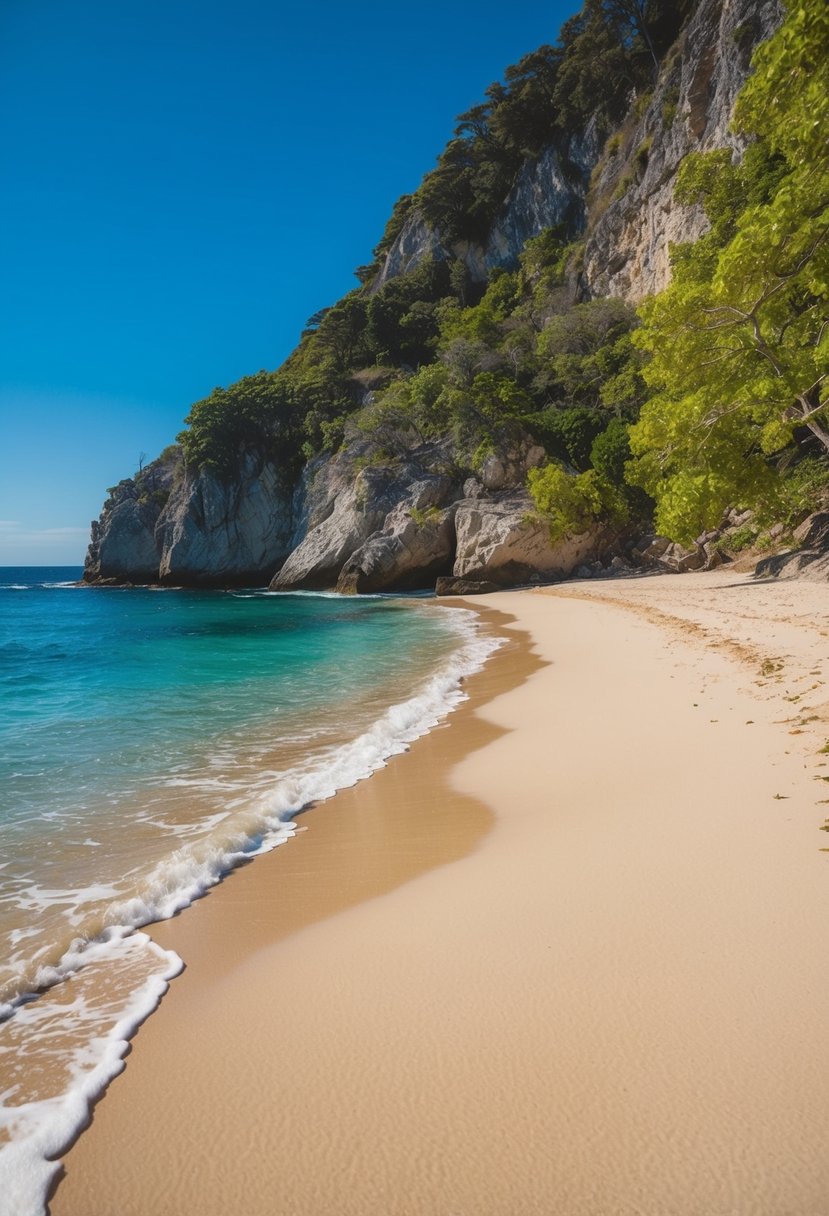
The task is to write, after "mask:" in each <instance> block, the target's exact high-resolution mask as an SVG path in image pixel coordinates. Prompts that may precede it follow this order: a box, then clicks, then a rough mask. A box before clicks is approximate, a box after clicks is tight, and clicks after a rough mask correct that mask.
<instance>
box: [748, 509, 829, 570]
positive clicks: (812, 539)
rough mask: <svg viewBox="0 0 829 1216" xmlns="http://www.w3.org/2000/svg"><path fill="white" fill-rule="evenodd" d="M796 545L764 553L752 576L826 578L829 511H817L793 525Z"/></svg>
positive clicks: (828, 558)
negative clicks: (797, 525)
mask: <svg viewBox="0 0 829 1216" xmlns="http://www.w3.org/2000/svg"><path fill="white" fill-rule="evenodd" d="M793 539H794V540H795V541H796V542H797V548H794V549H786V550H784V552H782V553H775V554H773V555H772V556H771V557H764V558H763V559H762V560H761V561H759V562H758V563H757V565H756V566H755V568H754V576H755V578H808V579H812V580H814V581H815V582H829V511H819V512H818V513H817V514H815V515H810V516H809V518H808V519H805V520H804V521H803V523H802V524H801V525H800V527H799V528H796V529H795V532H794V537H793Z"/></svg>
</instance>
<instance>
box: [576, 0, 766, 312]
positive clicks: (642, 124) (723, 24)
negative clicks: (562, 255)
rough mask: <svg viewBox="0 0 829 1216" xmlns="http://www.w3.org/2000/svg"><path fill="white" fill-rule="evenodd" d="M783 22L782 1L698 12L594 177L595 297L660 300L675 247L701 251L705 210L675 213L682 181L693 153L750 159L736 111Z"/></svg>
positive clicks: (717, 4)
mask: <svg viewBox="0 0 829 1216" xmlns="http://www.w3.org/2000/svg"><path fill="white" fill-rule="evenodd" d="M781 15H782V14H781V8H780V5H779V4H778V2H777V0H703V3H701V4H700V5H699V7H698V8H697V10H696V12H695V14H694V15H693V17H692V18H691V21H690V22H689V24H688V27H687V28H686V30H685V31H684V32H683V34H682V35H681V36H680V38H679V40H678V42H677V44H676V46H675V47H674V48H673V50H672V52H671V53H670V55H669V56H668V59H667V62H666V63H665V64H664V66H663V69H662V72H661V74H660V77H659V81H658V83H657V86H656V88H655V89H654V91H653V93H652V95H651V96H650V97H648V96H647V95H646V96H644V97H642V98H640V99H639V100H638V102H637V104H636V105H635V106H634V108H633V110H632V112H631V115H630V117H629V119H628V121H627V122H626V123H625V124H624V125H623V127H622V128H621V130H620V131H619V132H617V133H616V134H615V135H614V136H613V137H611V139H610V140H608V142H607V145H606V148H605V151H604V154H603V156H602V158H601V161H600V162H598V164H597V166H596V168H595V170H594V173H593V182H592V185H591V189H590V195H589V207H588V217H587V239H586V243H585V253H584V287H585V290H586V291H588V292H589V294H591V295H594V296H608V295H612V296H622V297H623V298H624V299H626V300H629V301H630V302H632V303H638V302H639V301H640V300H641V299H643V298H644V297H645V296H648V295H652V294H654V293H655V292H657V291H661V290H662V288H663V287H665V285H666V284H667V282H668V278H669V275H670V264H669V256H668V255H669V249H670V246H671V244H674V243H675V244H681V243H683V242H686V241H694V240H696V238H697V237H698V236H700V235H701V233H702V232H703V231H704V230H705V227H706V220H705V216H704V215H703V213H702V211H701V210H700V209H699V208H692V207H681V206H679V205H676V204H675V203H674V198H673V193H674V185H675V182H676V175H677V171H678V169H679V166H680V164H681V162H682V160H683V159H684V157H685V156H687V155H688V153H689V152H706V151H709V150H711V149H713V148H731V149H733V151H734V154H735V156H738V155H740V154H741V153H742V152H743V151H744V149H745V141H744V140H743V139H742V138H741V137H740V136H739V135H738V134H736V133H735V132H733V131H732V130H731V127H730V123H731V115H732V112H733V109H734V102H735V99H736V97H737V94H738V92H739V91H740V89H741V87H742V85H743V84H744V82H745V79H746V77H747V75H748V72H749V67H750V61H751V53H752V51H753V49H754V47H755V46H756V45H757V43H758V42H761V41H762V40H763V39H765V38H767V37H768V36H769V34H771V33H772V31H773V30H774V29H775V28H776V26H777V24H778V23H779V21H780V18H781ZM640 113H641V116H640V117H638V118H637V115H638V114H640Z"/></svg>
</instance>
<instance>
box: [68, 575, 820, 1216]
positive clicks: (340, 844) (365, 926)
mask: <svg viewBox="0 0 829 1216" xmlns="http://www.w3.org/2000/svg"><path fill="white" fill-rule="evenodd" d="M607 601H610V602H607ZM486 603H487V604H488V605H491V606H492V607H494V608H497V609H500V610H502V611H504V612H507V613H509V614H510V615H511V616H513V617H514V618H515V624H514V626H512V627H511V628H512V634H511V636H512V637H513V638H514V639H516V640H515V641H513V643H511V645H510V647H509V650H508V651H507V652H502V653H501V654H500V655H499V656H496V658H495V659H494V660H493V661H492V663H491V664H490V665H489V667H488V669H487V670H486V671H485V672H484V673H482V675H481V676H479V677H476V678H475V679H474V680H473V681H470V685H469V690H470V693H471V700H470V701H469V702H467V703H466V705H465V706H463V707H462V708H461V709H460V710H459V711H458V712H457V713H455V714H454V715H453V716H452V718H451V719H450V722H449V725H447V726H445V727H442V728H438V729H437V730H435V731H433V732H432V734H431V735H429V736H428V737H426V738H425V739H422V740H420V741H418V743H416V744H415V745H414V746H413V747H412V749H411V751H410V752H409V753H408V754H407V755H405V756H401V757H398V758H396V759H394V760H393V761H392V762H391V763H390V764H389V766H388V768H387V769H385V770H383V772H381V773H379V774H377V775H375V776H374V777H372V778H371V779H370V780H369V781H367V782H364V783H362V784H361V785H360V786H358V787H356V788H355V789H354V790H351V791H344V792H343V793H341V794H338V795H337V796H336V798H334V799H332V800H331V801H330V802H329V803H327V804H325V805H323V806H321V807H320V808H318V809H316V810H314V811H311V812H309V813H308V814H307V815H305V816H303V817H302V820H301V822H302V824H303V826H304V827H305V828H306V830H305V831H302V832H300V833H299V835H298V836H297V837H296V838H295V839H294V840H292V841H290V842H289V843H288V844H287V845H285V846H284V847H282V848H280V849H278V850H277V851H276V852H275V853H273V854H270V855H269V856H267V857H263V858H260V859H258V860H256V861H255V862H254V863H253V864H251V865H249V866H247V867H245V868H243V869H242V870H240V871H238V872H236V873H235V874H234V875H232V876H231V877H230V879H229V880H227V881H225V882H224V883H223V884H222V885H221V886H220V887H219V888H218V889H217V890H215V891H214V892H213V893H211V894H210V896H209V897H208V898H206V899H204V900H202V901H200V902H199V903H198V904H197V905H196V906H194V907H193V908H192V909H189V910H188V911H187V912H186V913H184V914H183V915H182V916H181V917H179V918H177V919H176V920H174V921H171V922H167V923H165V924H163V925H158V926H156V927H155V929H154V930H153V936H155V937H156V938H157V939H158V940H159V941H161V942H162V943H163V944H164V945H165V946H171V947H172V948H174V949H176V950H177V951H178V952H179V953H180V954H181V955H182V956H183V957H184V959H185V961H186V963H187V971H186V972H185V973H184V975H183V976H182V977H181V978H180V979H178V980H175V981H174V982H173V985H172V987H171V989H170V992H169V994H168V995H167V997H166V998H165V1000H164V1002H163V1003H162V1006H161V1008H160V1010H159V1011H158V1012H157V1013H156V1014H155V1015H153V1017H151V1018H150V1019H149V1021H148V1022H147V1023H146V1024H145V1025H144V1026H143V1027H142V1029H141V1030H140V1032H139V1034H138V1036H137V1038H136V1040H135V1042H134V1048H133V1051H132V1053H131V1055H130V1057H129V1060H128V1064H127V1068H126V1071H125V1072H124V1074H123V1076H121V1077H120V1078H119V1079H118V1080H116V1081H115V1082H114V1083H113V1085H112V1086H111V1087H110V1090H109V1091H108V1093H107V1095H106V1096H105V1098H104V1100H103V1101H102V1102H101V1103H99V1105H98V1107H97V1109H96V1112H95V1117H94V1122H93V1124H92V1126H91V1128H90V1129H89V1130H88V1131H87V1132H86V1133H85V1134H84V1135H82V1136H81V1138H80V1140H79V1141H78V1143H77V1144H76V1146H75V1147H74V1148H73V1150H72V1151H71V1152H70V1153H69V1154H68V1156H67V1158H66V1162H65V1164H66V1176H65V1178H64V1180H63V1181H62V1182H61V1184H60V1185H59V1186H58V1189H57V1192H56V1194H55V1196H54V1199H53V1202H52V1208H51V1211H52V1213H53V1216H167V1214H168V1213H169V1214H170V1216H172V1214H173V1213H175V1214H176V1216H179V1214H181V1213H190V1212H198V1213H200V1214H203V1216H214V1214H215V1216H218V1214H219V1213H221V1214H222V1216H228V1214H236V1213H240V1214H241V1213H244V1214H245V1216H259V1214H260V1213H261V1214H262V1216H264V1214H265V1213H268V1216H274V1214H276V1216H450V1214H451V1216H530V1214H535V1213H537V1214H538V1216H542V1214H543V1216H634V1213H635V1214H637V1216H753V1214H756V1216H823V1214H824V1213H826V1212H827V1211H829V1154H827V1153H826V1151H825V1145H824V1139H825V1136H824V1126H825V1122H826V1118H827V1115H829V1069H827V1068H826V1067H825V1062H824V1060H823V1051H824V1039H825V1033H826V1026H827V1024H829V964H828V963H827V951H826V948H825V941H824V939H825V925H826V923H827V913H829V872H827V861H829V855H827V854H826V853H825V852H821V848H822V846H824V845H826V844H829V838H827V837H826V836H825V835H823V834H822V833H821V832H820V831H819V828H820V825H821V824H822V822H823V820H824V819H825V818H826V814H827V813H829V808H827V806H825V805H824V800H825V799H826V798H829V782H827V781H826V778H827V777H829V767H827V765H826V763H825V762H826V760H827V759H829V757H827V756H825V755H821V754H819V748H820V747H821V746H822V745H823V744H824V743H825V742H826V739H827V736H829V725H827V720H826V701H827V695H826V688H825V687H824V684H823V681H824V680H825V678H826V675H825V668H826V663H827V662H829V645H827V631H829V588H827V587H823V586H819V585H810V584H804V583H798V584H770V585H768V586H763V585H757V584H752V583H750V582H746V581H745V580H741V579H738V578H735V577H733V576H731V577H727V576H718V575H716V574H715V575H704V576H681V577H680V578H661V579H647V580H637V581H630V582H620V583H614V584H610V583H603V584H600V585H596V586H590V587H584V588H581V587H580V588H577V589H576V588H573V587H572V586H570V587H568V588H564V589H562V590H561V591H557V592H553V593H552V594H550V593H545V592H519V593H504V594H499V595H495V596H491V597H486ZM476 606H478V605H477V601H476ZM528 639H529V640H530V641H531V643H532V647H533V653H534V655H535V658H534V659H531V658H529V656H528V653H527V640H528Z"/></svg>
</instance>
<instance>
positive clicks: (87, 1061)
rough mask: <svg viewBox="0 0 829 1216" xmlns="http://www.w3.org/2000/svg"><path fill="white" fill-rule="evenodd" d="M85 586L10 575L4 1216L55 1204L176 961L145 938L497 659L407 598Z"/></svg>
mask: <svg viewBox="0 0 829 1216" xmlns="http://www.w3.org/2000/svg"><path fill="white" fill-rule="evenodd" d="M80 574H81V571H80V569H79V568H65V567H57V568H50V567H33V568H17V567H5V568H0V833H2V834H1V835H0V840H2V850H0V943H2V949H0V1016H2V1017H3V1019H4V1020H3V1021H2V1023H0V1177H2V1181H3V1187H0V1213H5V1212H6V1211H8V1212H9V1213H14V1214H15V1216H28V1214H29V1213H38V1212H41V1211H45V1197H46V1193H47V1190H48V1186H49V1183H50V1179H51V1178H52V1176H53V1174H54V1173H55V1171H56V1169H57V1166H56V1164H55V1163H54V1162H52V1161H49V1160H48V1159H49V1158H50V1157H54V1156H55V1155H56V1154H59V1153H60V1151H61V1150H62V1148H63V1147H64V1146H65V1145H66V1143H67V1142H68V1141H69V1140H70V1139H71V1137H72V1136H73V1134H74V1133H75V1132H76V1131H77V1129H78V1128H79V1127H80V1126H82V1125H83V1122H84V1120H85V1118H86V1117H87V1111H88V1105H89V1101H90V1099H91V1098H92V1097H94V1096H95V1095H96V1094H97V1093H100V1091H101V1090H102V1089H103V1088H104V1087H105V1085H106V1083H107V1082H108V1080H109V1079H111V1077H112V1076H114V1075H115V1073H117V1072H118V1071H120V1069H121V1067H122V1066H123V1065H122V1063H121V1060H122V1056H123V1054H124V1051H125V1048H126V1040H127V1039H128V1037H129V1035H130V1034H131V1033H132V1032H133V1030H134V1028H135V1026H136V1025H137V1024H138V1023H139V1022H140V1021H141V1020H142V1019H143V1018H144V1017H146V1016H147V1015H148V1013H150V1012H151V1011H152V1009H153V1008H154V1006H155V1005H156V1004H157V1003H158V1000H159V999H160V997H161V995H162V994H163V992H164V991H165V990H166V987H167V984H168V982H169V980H170V979H172V977H173V976H174V975H175V974H177V972H178V971H179V970H180V969H181V965H182V963H181V960H179V959H178V958H177V957H176V956H175V955H173V954H172V953H170V952H168V951H163V950H161V949H160V948H159V947H157V946H156V945H155V943H154V942H153V941H152V939H151V937H150V936H148V935H147V933H143V932H140V931H138V930H139V927H140V926H142V925H146V924H148V923H149V922H151V921H153V920H158V919H162V918H165V917H168V916H171V915H173V913H174V912H176V911H178V910H179V909H180V908H182V907H184V906H185V905H187V904H188V903H190V902H191V901H192V900H193V899H194V898H196V897H197V896H199V895H200V894H202V893H203V892H204V891H205V890H207V889H208V888H209V887H210V886H212V885H213V884H214V883H216V882H217V881H219V880H220V878H221V876H222V875H223V874H224V873H226V872H227V871H228V870H229V869H231V868H232V867H233V865H234V864H237V863H238V862H239V861H240V860H243V859H245V858H248V857H250V856H251V855H253V854H256V853H258V852H262V851H265V850H268V849H271V848H273V847H275V846H276V845H279V844H281V843H283V842H285V841H286V840H288V838H289V837H290V836H291V835H292V833H293V831H294V826H293V817H294V816H295V815H296V814H297V813H298V812H299V811H301V809H302V808H303V807H305V806H307V805H308V804H309V803H311V802H313V801H317V800H319V799H321V798H325V797H328V796H329V795H331V794H332V793H334V792H335V790H337V789H340V788H343V787H345V786H348V785H352V784H354V783H355V782H356V781H358V780H361V779H362V778H364V777H367V776H369V775H370V774H371V773H372V772H373V771H375V770H376V769H377V768H379V767H381V766H382V765H383V764H384V763H385V761H386V760H387V759H388V758H389V757H390V756H391V755H393V754H395V753H396V752H400V751H402V750H404V749H405V747H406V746H407V745H408V743H410V742H411V741H412V740H413V739H415V738H416V737H417V736H419V735H421V734H423V733H425V732H426V731H427V730H429V729H430V727H432V726H433V725H435V724H436V723H437V722H438V721H439V720H440V719H441V718H442V717H443V716H444V715H445V714H446V713H447V712H449V710H450V709H451V708H452V707H453V706H454V705H455V704H457V703H458V701H459V700H461V699H462V696H463V694H462V692H461V689H460V682H461V680H462V679H463V677H464V676H465V675H467V674H469V673H471V672H472V671H475V670H477V669H479V668H480V667H481V666H482V665H483V663H484V662H485V661H486V658H487V657H488V655H489V654H490V653H491V652H492V650H493V649H495V647H496V646H497V644H498V643H497V641H496V639H494V638H492V637H490V636H488V635H487V634H485V633H481V632H479V626H478V623H477V618H476V617H475V616H474V615H473V614H472V613H468V612H465V611H462V610H458V609H447V608H442V607H440V606H437V605H435V604H431V603H428V602H424V601H422V600H419V599H417V598H415V597H412V598H408V599H400V598H390V597H377V596H364V597H347V598H346V597H340V596H334V595H314V594H302V593H293V594H274V593H269V592H267V591H259V590H251V591H232V592H219V591H211V592H196V591H176V590H150V589H146V590H145V589H116V588H99V589H89V588H83V587H77V586H76V585H75V582H76V580H77V579H78V578H79V577H80ZM331 813H332V814H334V813H336V804H332V808H331Z"/></svg>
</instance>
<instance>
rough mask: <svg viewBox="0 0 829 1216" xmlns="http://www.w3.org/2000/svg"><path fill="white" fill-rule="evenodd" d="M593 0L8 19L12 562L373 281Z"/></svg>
mask: <svg viewBox="0 0 829 1216" xmlns="http://www.w3.org/2000/svg"><path fill="white" fill-rule="evenodd" d="M578 7H579V3H578V0H510V3H508V4H505V3H504V0H475V3H474V4H473V3H471V2H470V0H465V2H461V0H439V2H438V0H421V3H419V4H418V5H413V6H406V7H405V8H404V7H402V6H398V5H394V4H390V3H387V4H381V3H379V2H375V0H351V3H347V4H346V3H339V2H335V0H317V3H315V4H312V5H311V4H309V5H304V6H299V5H295V4H293V3H288V4H285V3H282V4H277V3H275V2H273V0H272V2H270V3H267V2H266V0H234V2H233V3H231V0H199V2H198V3H197V2H195V0H73V3H72V4H68V3H66V0H0V164H2V165H3V179H4V181H3V189H2V191H0V565H15V564H50V563H67V564H73V563H80V562H81V561H82V560H83V554H84V552H85V549H86V543H87V538H88V528H89V521H90V519H92V517H93V516H95V515H97V514H98V511H99V510H100V506H101V503H102V500H103V497H104V493H105V490H106V487H107V486H110V485H112V484H114V483H115V482H117V481H118V480H119V479H120V478H122V477H126V476H129V475H130V474H131V473H132V472H133V471H134V469H135V468H136V466H137V462H138V458H139V455H140V454H141V453H142V452H145V453H147V454H148V455H149V456H151V457H152V456H154V455H156V454H157V453H158V452H159V451H160V450H161V449H162V448H163V447H165V446H166V444H167V443H169V442H170V441H171V440H172V439H173V438H174V437H175V435H176V433H177V432H178V431H179V430H180V429H181V423H182V419H183V417H184V415H185V414H186V413H187V410H188V408H189V406H190V404H191V403H192V402H193V401H196V400H198V399H199V398H200V397H203V396H205V395H206V394H207V393H209V392H210V391H211V389H213V388H214V387H215V386H216V385H219V384H228V383H230V382H231V381H233V380H235V379H238V377H239V376H242V375H246V374H248V373H251V372H255V371H258V370H259V369H260V368H262V367H267V368H273V367H276V366H278V365H279V363H281V362H282V360H283V359H284V358H285V356H286V355H287V354H288V353H289V351H290V350H291V349H292V347H293V346H294V345H295V343H296V341H297V339H298V337H299V333H300V330H301V329H302V326H303V324H304V322H305V320H306V318H307V317H308V316H310V315H311V314H312V313H313V312H315V311H316V310H317V309H318V308H320V307H322V306H324V305H326V304H330V303H332V302H333V301H334V300H336V299H337V298H338V297H339V296H341V295H342V294H344V293H345V292H346V291H348V290H350V289H351V288H352V287H353V286H355V285H356V280H355V279H354V278H353V275H352V271H353V269H354V267H355V266H357V265H359V264H361V263H363V262H366V261H369V260H370V257H371V249H372V247H373V245H374V244H376V242H377V240H378V239H379V237H380V236H381V234H382V231H383V226H384V223H385V220H386V218H387V216H388V214H389V211H390V209H391V206H392V204H393V203H394V201H395V199H396V198H397V197H398V196H399V195H400V194H402V193H404V192H406V191H410V190H413V189H414V188H415V187H416V186H417V185H418V182H419V181H420V178H421V177H422V175H423V173H424V172H425V171H426V170H427V169H429V168H430V167H431V166H432V164H433V163H434V159H435V156H436V155H437V154H438V152H439V151H440V149H441V148H442V146H443V144H444V143H445V141H446V139H447V138H448V137H449V135H450V134H451V130H452V126H453V119H454V116H455V115H456V114H457V113H458V112H459V111H461V110H463V109H466V108H467V107H468V106H469V105H471V104H472V103H474V102H475V101H477V100H478V99H479V98H480V96H481V94H482V93H483V90H484V89H485V88H486V86H487V85H488V84H489V83H490V82H491V81H492V80H494V79H496V78H497V77H499V76H500V75H501V73H502V71H503V69H504V67H505V66H506V65H507V64H508V63H511V62H514V61H515V60H516V59H518V58H520V56H521V55H522V54H524V53H526V52H527V51H529V50H532V49H533V48H534V47H536V46H538V45H539V44H540V43H542V42H550V41H553V40H554V39H555V37H556V34H557V32H558V29H559V26H560V24H561V22H562V20H563V19H564V18H565V17H566V16H568V15H569V14H570V13H571V12H573V11H575V10H576V9H577V8H578Z"/></svg>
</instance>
